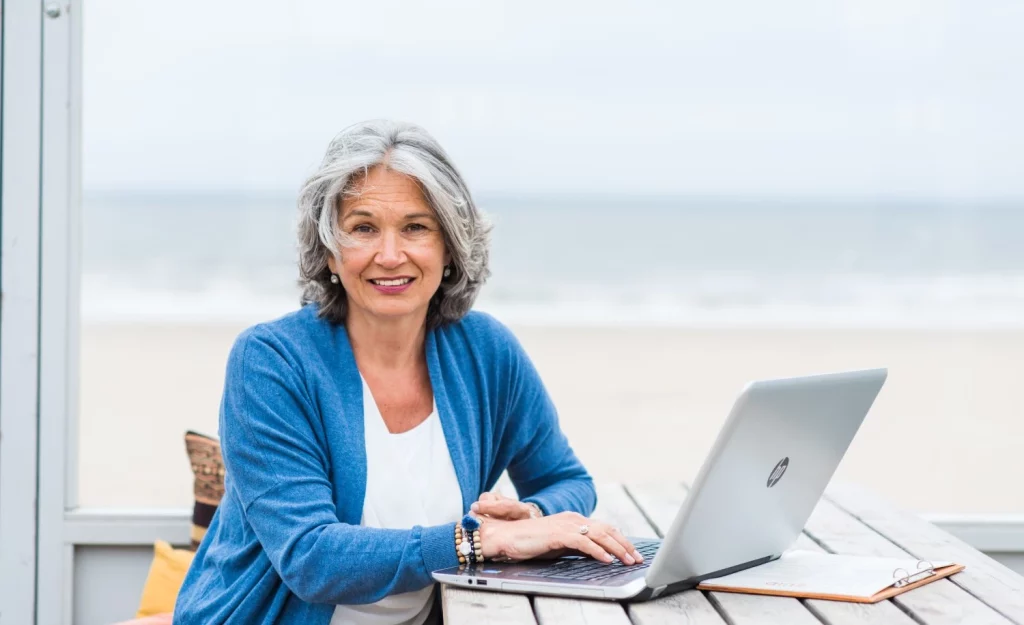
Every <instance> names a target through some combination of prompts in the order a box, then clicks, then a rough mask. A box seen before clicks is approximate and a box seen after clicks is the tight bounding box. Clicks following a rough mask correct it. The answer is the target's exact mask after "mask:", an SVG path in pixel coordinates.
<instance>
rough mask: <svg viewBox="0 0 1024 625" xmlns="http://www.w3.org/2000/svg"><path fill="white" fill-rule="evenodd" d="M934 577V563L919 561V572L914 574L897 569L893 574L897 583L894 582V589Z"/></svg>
mask: <svg viewBox="0 0 1024 625" xmlns="http://www.w3.org/2000/svg"><path fill="white" fill-rule="evenodd" d="M901 573H902V575H901ZM932 575H935V567H934V566H933V565H932V563H931V562H929V561H928V560H918V561H917V571H914V572H913V573H911V572H910V571H907V570H906V569H903V568H899V569H896V570H895V571H893V572H892V576H893V577H894V578H895V579H896V581H895V582H893V587H895V588H903V587H904V586H907V585H909V584H913V583H914V582H917V581H920V580H922V579H925V578H928V577H931V576H932Z"/></svg>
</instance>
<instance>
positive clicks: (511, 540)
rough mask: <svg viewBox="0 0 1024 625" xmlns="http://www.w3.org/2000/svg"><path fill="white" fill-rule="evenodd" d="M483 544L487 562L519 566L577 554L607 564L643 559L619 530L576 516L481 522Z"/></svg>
mask: <svg viewBox="0 0 1024 625" xmlns="http://www.w3.org/2000/svg"><path fill="white" fill-rule="evenodd" d="M480 542H481V543H482V548H483V556H484V559H502V560H511V561H515V562H518V561H522V560H529V559H532V558H540V557H553V556H555V557H557V556H559V555H563V554H564V553H566V552H577V553H579V554H583V555H588V556H590V557H592V558H594V559H595V560H599V561H601V562H607V563H611V562H612V561H613V557H614V558H618V559H619V560H620V561H621V562H622V563H624V564H636V563H638V562H643V556H641V555H640V554H639V552H637V550H636V548H635V547H634V546H633V544H632V543H630V542H629V541H628V540H626V537H625V536H623V535H622V534H621V533H620V532H619V530H617V529H615V528H614V527H612V526H610V525H608V524H607V523H601V522H600V521H594V520H591V519H588V518H587V517H585V516H583V515H580V514H576V513H575V512H560V513H558V514H553V515H551V516H546V517H541V518H538V519H523V520H518V521H504V520H501V519H494V518H486V517H485V518H483V519H481V525H480Z"/></svg>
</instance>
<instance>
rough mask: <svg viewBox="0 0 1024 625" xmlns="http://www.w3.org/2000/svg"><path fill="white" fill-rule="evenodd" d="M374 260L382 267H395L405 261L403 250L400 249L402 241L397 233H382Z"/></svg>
mask: <svg viewBox="0 0 1024 625" xmlns="http://www.w3.org/2000/svg"><path fill="white" fill-rule="evenodd" d="M375 260H376V261H377V264H378V265H380V266H382V267H397V266H398V265H401V264H402V263H403V262H405V252H404V251H403V250H402V241H401V238H400V237H399V236H398V233H394V232H390V233H389V232H385V233H384V234H383V236H382V237H381V240H380V248H379V249H378V250H377V257H376V259H375Z"/></svg>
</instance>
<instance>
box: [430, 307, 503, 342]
mask: <svg viewBox="0 0 1024 625" xmlns="http://www.w3.org/2000/svg"><path fill="white" fill-rule="evenodd" d="M446 329H447V330H448V332H449V333H459V334H462V335H464V336H465V337H466V339H467V340H469V341H471V342H473V343H477V344H493V345H495V346H497V347H515V348H516V349H518V347H519V341H518V340H517V339H516V336H515V334H513V333H512V330H510V329H509V328H508V326H506V325H505V324H504V323H502V322H501V321H499V320H498V319H497V318H495V317H494V316H492V315H490V314H488V313H485V312H483V311H479V310H471V311H469V312H468V313H466V314H465V315H463V317H462V318H461V319H459V320H458V321H455V322H453V323H451V324H449V325H448V326H447V327H446Z"/></svg>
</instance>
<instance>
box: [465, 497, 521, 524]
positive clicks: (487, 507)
mask: <svg viewBox="0 0 1024 625" xmlns="http://www.w3.org/2000/svg"><path fill="white" fill-rule="evenodd" d="M469 509H470V510H472V511H473V512H475V513H477V514H486V515H488V516H492V517H496V518H501V519H506V520H509V521H517V520H520V519H528V518H530V511H529V509H528V508H526V506H524V505H523V504H521V503H519V502H518V501H516V500H514V499H499V500H489V501H484V500H483V497H482V496H481V500H480V501H477V502H475V503H474V504H473V505H471V506H470V507H469Z"/></svg>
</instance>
